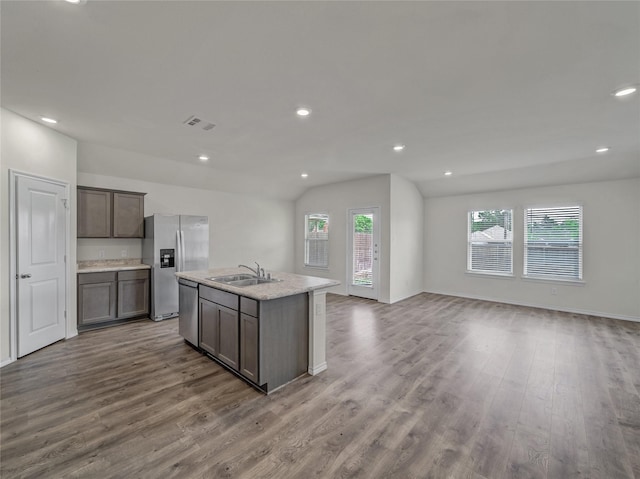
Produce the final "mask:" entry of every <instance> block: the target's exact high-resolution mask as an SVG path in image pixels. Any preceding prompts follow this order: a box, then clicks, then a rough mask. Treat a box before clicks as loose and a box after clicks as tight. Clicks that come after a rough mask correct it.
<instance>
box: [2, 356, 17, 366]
mask: <svg viewBox="0 0 640 479" xmlns="http://www.w3.org/2000/svg"><path fill="white" fill-rule="evenodd" d="M14 361H15V359H14V358H7V359H5V360H4V361H2V362H1V363H0V368H3V367H5V366H6V365H7V364H11V363H12V362H14Z"/></svg>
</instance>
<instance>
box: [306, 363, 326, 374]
mask: <svg viewBox="0 0 640 479" xmlns="http://www.w3.org/2000/svg"><path fill="white" fill-rule="evenodd" d="M326 369H327V362H326V361H325V362H323V363H320V364H318V365H317V366H316V367H314V368H312V367H310V368H309V369H307V372H308V373H309V374H310V375H311V376H316V375H318V374H320V373H321V372H322V371H325V370H326Z"/></svg>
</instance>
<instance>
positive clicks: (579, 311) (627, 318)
mask: <svg viewBox="0 0 640 479" xmlns="http://www.w3.org/2000/svg"><path fill="white" fill-rule="evenodd" d="M425 293H433V294H442V295H445V296H457V297H459V298H467V299H477V300H480V301H491V302H494V303H504V304H513V305H515V306H526V307H529V308H540V309H547V310H549V311H562V312H563V313H574V314H584V315H587V316H597V317H600V318H611V319H621V320H623V321H633V322H635V323H640V317H636V316H626V315H623V314H613V313H606V312H603V311H590V310H586V309H575V308H561V307H549V306H541V305H539V304H533V303H523V302H519V301H506V300H504V299H497V298H491V297H488V296H475V295H469V294H463V293H456V292H451V291H425Z"/></svg>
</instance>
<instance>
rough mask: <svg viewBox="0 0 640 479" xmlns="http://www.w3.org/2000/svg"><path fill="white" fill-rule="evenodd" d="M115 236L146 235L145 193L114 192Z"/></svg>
mask: <svg viewBox="0 0 640 479" xmlns="http://www.w3.org/2000/svg"><path fill="white" fill-rule="evenodd" d="M113 237H114V238H142V237H144V195H142V194H139V193H122V192H118V191H114V192H113Z"/></svg>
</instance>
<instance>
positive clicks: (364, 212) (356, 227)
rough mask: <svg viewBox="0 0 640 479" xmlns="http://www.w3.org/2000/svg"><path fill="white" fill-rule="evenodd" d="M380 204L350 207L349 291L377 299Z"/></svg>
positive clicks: (355, 294)
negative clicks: (372, 206)
mask: <svg viewBox="0 0 640 479" xmlns="http://www.w3.org/2000/svg"><path fill="white" fill-rule="evenodd" d="M378 210H379V208H378V207H374V208H359V209H351V210H349V214H348V220H349V227H348V231H349V249H348V254H349V258H348V264H349V271H348V272H347V273H348V293H349V294H350V295H353V296H360V297H362V298H369V299H375V300H377V299H378V283H379V281H378V276H379V269H380V268H379V264H380V261H379V256H380V255H379V252H380V232H379V227H378V226H379V225H378V217H379V213H378Z"/></svg>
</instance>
